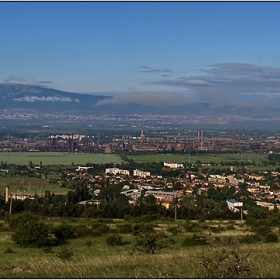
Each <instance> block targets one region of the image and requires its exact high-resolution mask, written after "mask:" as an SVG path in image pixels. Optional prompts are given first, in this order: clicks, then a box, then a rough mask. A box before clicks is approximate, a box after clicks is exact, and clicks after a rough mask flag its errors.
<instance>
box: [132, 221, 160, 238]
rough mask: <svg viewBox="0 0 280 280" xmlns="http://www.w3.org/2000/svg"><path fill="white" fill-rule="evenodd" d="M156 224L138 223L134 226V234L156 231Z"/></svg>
mask: <svg viewBox="0 0 280 280" xmlns="http://www.w3.org/2000/svg"><path fill="white" fill-rule="evenodd" d="M154 227H155V225H153V224H150V223H138V224H134V225H133V226H132V230H133V234H134V235H138V234H140V233H149V232H154Z"/></svg>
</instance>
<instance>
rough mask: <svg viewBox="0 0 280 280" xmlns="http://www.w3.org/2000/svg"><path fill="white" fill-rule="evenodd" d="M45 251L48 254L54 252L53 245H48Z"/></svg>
mask: <svg viewBox="0 0 280 280" xmlns="http://www.w3.org/2000/svg"><path fill="white" fill-rule="evenodd" d="M43 251H44V252H45V253H47V254H50V253H54V251H53V248H52V247H46V248H44V249H43Z"/></svg>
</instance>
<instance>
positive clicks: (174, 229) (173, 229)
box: [167, 225, 182, 235]
mask: <svg viewBox="0 0 280 280" xmlns="http://www.w3.org/2000/svg"><path fill="white" fill-rule="evenodd" d="M167 231H168V232H170V233H172V235H177V234H178V233H181V232H182V228H181V227H179V225H178V226H173V227H170V226H169V227H168V228H167Z"/></svg>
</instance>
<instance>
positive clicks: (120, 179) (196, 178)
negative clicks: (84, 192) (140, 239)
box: [6, 162, 280, 212]
mask: <svg viewBox="0 0 280 280" xmlns="http://www.w3.org/2000/svg"><path fill="white" fill-rule="evenodd" d="M90 168H91V167H83V166H78V167H77V168H76V169H75V170H74V171H73V172H69V173H67V174H66V180H67V181H72V180H84V181H87V182H88V183H87V184H88V185H87V186H88V189H90V190H92V191H93V192H94V194H95V195H96V197H94V199H95V200H96V199H97V198H98V197H97V195H98V193H99V192H100V189H101V188H102V187H107V186H108V185H114V184H122V185H123V189H122V190H121V193H122V194H123V195H125V196H127V198H128V201H129V203H131V204H134V203H135V202H136V200H137V199H138V198H139V196H140V195H141V194H142V193H143V194H144V196H148V195H153V196H154V197H155V198H156V201H157V202H160V203H162V204H163V205H165V206H166V207H167V208H168V207H170V205H172V204H174V201H175V199H176V201H180V198H181V197H182V196H184V195H204V196H208V193H207V191H208V190H209V188H215V189H221V188H224V187H228V188H234V189H235V193H238V192H239V191H240V184H242V185H243V187H244V184H245V186H246V190H247V191H248V192H247V193H248V194H247V197H249V198H252V199H254V200H255V201H256V205H258V206H260V207H265V208H267V209H269V210H273V209H275V207H276V208H279V209H280V205H278V202H280V172H276V171H272V172H268V171H263V172H262V173H260V174H254V173H252V174H244V175H240V174H239V175H238V176H237V175H236V168H232V169H231V170H232V172H231V174H228V175H225V174H224V175H218V174H209V173H206V172H192V171H183V170H182V174H183V176H182V175H181V176H180V177H178V178H177V177H176V178H172V179H171V180H170V178H164V177H163V176H160V175H152V174H151V173H150V172H148V171H142V170H139V169H135V170H133V172H130V171H129V170H126V169H120V168H116V167H112V168H106V169H105V171H104V173H100V174H98V175H91V174H90V172H88V171H89V169H90ZM163 168H164V169H168V168H170V169H177V168H183V165H182V164H179V163H172V162H164V167H163ZM268 177H269V180H268ZM271 180H272V181H271ZM272 183H273V186H274V187H273V188H272V187H271V184H272ZM275 186H276V187H275ZM9 197H10V198H13V199H27V198H29V199H32V196H30V194H28V193H24V194H22V195H21V194H19V193H18V194H9ZM7 199H8V197H7V194H6V200H7ZM240 199H241V200H243V199H246V197H245V196H243V197H242V196H241V197H240ZM227 204H228V207H229V209H230V210H232V211H235V212H236V211H240V209H241V208H243V203H242V202H240V201H236V200H228V201H227Z"/></svg>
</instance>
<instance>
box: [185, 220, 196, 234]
mask: <svg viewBox="0 0 280 280" xmlns="http://www.w3.org/2000/svg"><path fill="white" fill-rule="evenodd" d="M183 226H184V228H185V230H186V231H187V232H199V231H200V226H199V225H198V223H194V222H189V221H187V222H186V223H185V224H184V225H183Z"/></svg>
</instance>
